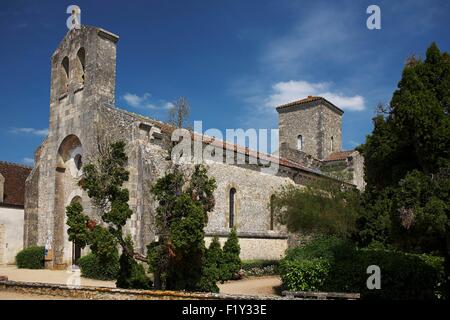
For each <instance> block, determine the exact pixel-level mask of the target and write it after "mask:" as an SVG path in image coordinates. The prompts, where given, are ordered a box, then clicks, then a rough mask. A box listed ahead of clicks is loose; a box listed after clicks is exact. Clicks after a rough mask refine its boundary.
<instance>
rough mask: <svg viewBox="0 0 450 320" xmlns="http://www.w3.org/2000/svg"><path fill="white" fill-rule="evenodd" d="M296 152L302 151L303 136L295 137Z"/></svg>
mask: <svg viewBox="0 0 450 320" xmlns="http://www.w3.org/2000/svg"><path fill="white" fill-rule="evenodd" d="M297 150H300V151H302V150H303V136H302V135H299V136H298V137H297Z"/></svg>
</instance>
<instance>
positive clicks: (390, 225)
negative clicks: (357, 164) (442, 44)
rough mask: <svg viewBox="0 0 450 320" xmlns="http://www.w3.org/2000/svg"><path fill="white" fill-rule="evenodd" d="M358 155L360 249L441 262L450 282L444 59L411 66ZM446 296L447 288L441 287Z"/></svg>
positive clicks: (429, 56)
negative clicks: (435, 256)
mask: <svg viewBox="0 0 450 320" xmlns="http://www.w3.org/2000/svg"><path fill="white" fill-rule="evenodd" d="M380 111H381V112H380V114H379V115H378V116H377V117H375V118H374V119H373V123H374V130H373V132H372V133H371V134H370V135H369V136H368V137H367V139H366V142H365V143H364V144H363V145H362V146H361V147H360V148H359V149H360V151H361V152H362V154H363V155H364V164H365V166H364V171H365V172H364V175H365V177H364V178H365V181H366V183H367V186H366V191H365V193H364V196H363V203H362V204H363V207H364V210H363V211H362V216H361V217H360V218H359V219H358V229H359V232H358V242H359V244H360V245H362V246H366V245H369V244H370V243H371V242H374V241H376V242H380V243H383V244H388V245H391V246H394V247H396V248H397V249H400V250H404V251H408V252H418V253H430V252H438V253H439V254H440V255H442V256H444V257H445V260H446V274H447V278H448V277H450V252H449V248H450V245H449V244H450V243H449V240H450V238H449V237H448V235H449V234H450V220H449V217H450V202H449V201H448V200H449V198H450V55H449V54H448V53H447V52H443V53H442V52H441V51H440V50H439V48H438V47H437V45H436V44H435V43H432V44H431V46H430V47H429V48H428V49H427V51H426V57H425V59H424V60H420V59H416V58H414V57H413V58H410V59H409V60H408V62H407V64H406V65H405V67H404V69H403V74H402V78H401V80H400V81H399V83H398V88H397V90H396V91H395V92H394V94H393V96H392V99H391V102H390V104H389V105H388V106H387V107H385V108H383V109H382V110H380ZM446 290H447V292H450V282H447V289H446Z"/></svg>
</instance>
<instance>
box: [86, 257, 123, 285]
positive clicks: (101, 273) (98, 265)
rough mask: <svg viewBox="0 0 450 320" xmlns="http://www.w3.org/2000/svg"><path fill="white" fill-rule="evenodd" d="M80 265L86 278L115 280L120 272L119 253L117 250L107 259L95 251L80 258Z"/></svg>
mask: <svg viewBox="0 0 450 320" xmlns="http://www.w3.org/2000/svg"><path fill="white" fill-rule="evenodd" d="M78 266H79V267H80V269H81V275H82V276H83V277H85V278H89V279H97V280H115V279H117V274H118V272H119V254H118V253H117V251H116V253H115V254H114V255H112V256H111V258H110V259H108V260H105V259H102V258H101V257H98V256H97V255H95V254H94V253H89V254H87V255H85V256H84V257H81V258H80V259H79V260H78Z"/></svg>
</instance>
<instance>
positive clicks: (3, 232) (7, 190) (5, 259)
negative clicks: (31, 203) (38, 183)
mask: <svg viewBox="0 0 450 320" xmlns="http://www.w3.org/2000/svg"><path fill="white" fill-rule="evenodd" d="M30 172H31V168H29V167H26V166H23V165H20V164H15V163H9V162H3V161H0V265H5V264H14V263H15V257H16V254H17V253H18V252H19V251H20V250H22V248H23V223H24V201H25V200H24V199H25V180H26V179H27V177H28V175H29V174H30Z"/></svg>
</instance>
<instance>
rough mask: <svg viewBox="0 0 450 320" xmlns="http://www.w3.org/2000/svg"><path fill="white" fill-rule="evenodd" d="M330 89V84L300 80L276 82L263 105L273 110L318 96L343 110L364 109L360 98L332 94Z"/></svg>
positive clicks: (362, 99) (362, 100) (358, 96)
mask: <svg viewBox="0 0 450 320" xmlns="http://www.w3.org/2000/svg"><path fill="white" fill-rule="evenodd" d="M330 87H331V84H330V83H327V82H319V83H312V82H308V81H302V80H299V81H294V80H291V81H286V82H278V83H276V84H274V85H273V86H272V93H271V94H270V95H269V96H268V97H267V98H266V99H265V105H266V106H267V107H272V108H274V107H277V106H279V105H282V104H285V103H289V102H292V101H295V100H299V99H303V98H306V97H308V96H320V97H323V98H325V99H327V100H329V101H330V102H332V103H333V104H335V105H336V106H338V107H339V108H341V109H343V110H348V111H362V110H364V109H365V104H364V98H363V97H362V96H360V95H355V96H346V95H343V94H342V93H339V92H332V91H331V90H330Z"/></svg>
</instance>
